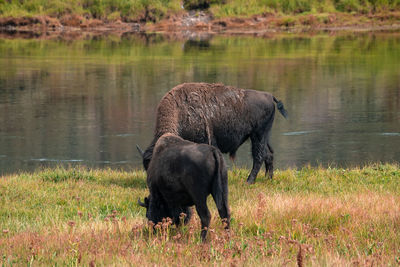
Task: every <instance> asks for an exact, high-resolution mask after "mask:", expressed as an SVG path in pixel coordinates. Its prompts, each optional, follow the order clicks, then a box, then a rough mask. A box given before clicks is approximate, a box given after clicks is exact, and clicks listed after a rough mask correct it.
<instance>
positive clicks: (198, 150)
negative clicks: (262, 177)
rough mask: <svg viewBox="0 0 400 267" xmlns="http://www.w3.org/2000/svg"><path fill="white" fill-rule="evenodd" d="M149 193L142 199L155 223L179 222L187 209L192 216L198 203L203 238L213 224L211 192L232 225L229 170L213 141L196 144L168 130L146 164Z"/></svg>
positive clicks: (142, 204) (218, 207)
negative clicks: (208, 203) (209, 199)
mask: <svg viewBox="0 0 400 267" xmlns="http://www.w3.org/2000/svg"><path fill="white" fill-rule="evenodd" d="M147 186H148V187H149V191H150V195H149V196H148V197H147V198H145V199H144V203H143V202H141V201H140V200H139V201H138V203H139V205H141V206H143V207H145V208H146V209H147V210H146V217H147V218H148V219H149V220H150V221H152V222H153V223H158V222H160V221H162V219H163V218H167V217H169V218H171V219H172V220H173V222H174V223H175V224H179V215H180V213H181V212H184V213H186V214H187V215H188V217H187V218H188V219H189V218H190V208H189V207H190V206H192V205H195V206H196V211H197V213H198V215H199V217H200V220H201V229H202V230H201V239H202V240H203V241H204V240H205V238H206V235H207V229H208V227H209V225H210V219H211V215H210V211H209V210H208V207H207V196H208V195H210V194H211V195H212V197H213V198H214V201H215V204H216V206H217V209H218V212H219V215H220V217H221V218H222V219H225V220H226V223H227V224H226V228H229V220H230V212H229V207H228V174H227V170H226V167H225V162H224V158H223V157H222V154H221V152H220V151H219V150H218V149H217V148H215V147H213V146H210V145H206V144H196V143H193V142H190V141H187V140H183V139H182V138H181V137H179V136H176V135H173V134H170V133H167V134H164V135H162V136H161V137H160V138H159V139H158V140H157V142H156V144H155V147H154V151H153V158H152V160H151V162H150V164H149V166H148V168H147Z"/></svg>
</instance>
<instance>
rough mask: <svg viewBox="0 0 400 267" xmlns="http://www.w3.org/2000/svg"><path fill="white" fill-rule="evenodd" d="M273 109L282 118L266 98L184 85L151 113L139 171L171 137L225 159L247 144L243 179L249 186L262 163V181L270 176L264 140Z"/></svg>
mask: <svg viewBox="0 0 400 267" xmlns="http://www.w3.org/2000/svg"><path fill="white" fill-rule="evenodd" d="M275 103H277V107H278V110H279V111H280V113H281V114H282V115H283V116H284V117H286V116H287V112H286V110H285V109H284V107H283V104H282V102H280V101H278V100H277V99H276V98H275V97H274V96H273V95H271V94H270V93H267V92H261V91H255V90H246V89H240V88H235V87H232V86H226V85H223V84H219V83H218V84H210V83H184V84H181V85H178V86H176V87H174V88H173V89H171V90H170V91H169V92H168V93H166V94H165V95H164V97H163V98H162V99H161V101H160V103H159V104H158V107H157V119H156V128H155V134H154V138H153V141H152V142H151V144H150V146H149V147H148V148H147V149H146V150H145V152H144V156H143V166H144V168H145V169H147V168H148V166H149V163H150V160H151V158H152V154H153V149H154V145H155V143H156V142H157V140H158V139H159V138H160V136H162V135H163V134H164V133H173V134H175V135H178V136H181V137H182V138H183V139H186V140H190V141H193V142H195V143H205V144H210V145H213V146H215V147H218V148H219V149H220V150H221V152H222V153H229V154H230V156H231V157H234V156H235V153H236V151H237V149H238V148H239V146H240V145H242V144H243V142H244V141H246V140H247V139H248V138H250V140H251V145H252V146H251V151H252V156H253V167H252V170H251V172H250V174H249V177H248V178H247V182H248V183H250V184H251V183H254V181H255V179H256V176H257V173H258V172H259V170H260V168H261V166H262V164H263V162H264V163H265V170H266V175H267V173H269V176H270V177H271V178H272V176H273V150H272V148H271V146H270V144H269V143H268V142H269V136H270V130H271V127H272V123H273V121H274V116H275Z"/></svg>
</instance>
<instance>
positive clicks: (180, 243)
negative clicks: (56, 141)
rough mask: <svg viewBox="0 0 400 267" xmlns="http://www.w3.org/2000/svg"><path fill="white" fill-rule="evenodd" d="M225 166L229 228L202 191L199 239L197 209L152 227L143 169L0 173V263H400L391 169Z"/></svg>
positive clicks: (394, 170)
mask: <svg viewBox="0 0 400 267" xmlns="http://www.w3.org/2000/svg"><path fill="white" fill-rule="evenodd" d="M247 174H248V170H243V169H233V170H232V171H230V172H229V186H230V187H229V190H230V193H229V201H230V207H231V212H232V217H233V221H232V229H231V231H230V233H229V234H228V233H225V232H224V231H223V229H222V225H221V223H220V222H219V220H218V217H217V213H216V209H215V204H214V203H213V202H212V199H211V198H210V199H209V206H210V208H211V209H212V218H213V219H212V223H211V228H212V229H211V231H210V233H209V234H210V235H209V239H208V242H207V243H206V244H201V243H200V240H199V231H200V229H199V228H200V223H199V219H198V216H197V214H196V215H195V216H193V218H192V220H191V222H190V223H189V224H188V225H187V226H185V227H182V228H180V229H176V228H175V227H171V226H169V225H167V224H165V225H163V226H161V227H160V230H159V231H158V232H157V233H154V234H151V233H150V232H149V231H148V229H147V226H146V220H145V214H144V209H143V208H140V207H138V206H137V205H136V200H137V198H138V197H144V196H145V195H147V189H146V184H145V174H144V173H143V172H142V171H134V172H122V171H113V170H85V169H63V168H58V169H48V170H42V171H38V172H36V173H33V174H19V175H9V176H4V177H0V231H1V232H0V262H1V263H2V264H5V265H6V266H7V265H10V266H11V265H15V264H17V265H26V264H27V263H33V264H35V265H50V264H51V265H54V264H60V263H62V264H71V265H74V264H82V265H88V264H93V263H95V264H100V265H102V264H105V265H107V264H111V263H114V264H117V265H120V264H122V265H128V264H130V263H135V264H136V265H139V264H141V265H153V264H160V265H172V264H176V265H184V264H185V265H186V264H187V263H191V264H192V265H194V266H198V265H204V266H205V265H210V264H223V265H230V264H236V265H254V264H263V265H280V266H281V265H282V264H289V265H295V264H298V263H304V264H315V265H350V264H356V265H357V264H361V265H367V264H368V265H371V264H372V265H387V264H388V265H393V266H394V265H396V264H398V263H399V262H400V235H399V231H400V228H399V227H400V204H399V203H400V169H399V166H398V165H388V164H386V165H370V166H367V167H364V168H353V169H338V168H328V169H325V168H308V167H306V168H303V169H300V170H291V169H289V170H281V171H277V172H276V175H275V177H274V179H273V180H272V181H271V180H266V179H265V178H263V177H262V175H260V176H259V177H258V180H257V182H256V184H255V185H251V186H249V185H247V184H246V183H245V179H246V176H247Z"/></svg>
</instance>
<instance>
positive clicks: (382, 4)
mask: <svg viewBox="0 0 400 267" xmlns="http://www.w3.org/2000/svg"><path fill="white" fill-rule="evenodd" d="M192 2H195V1H192ZM210 2H211V3H212V4H211V7H210V11H211V12H212V13H213V14H214V15H215V16H216V17H238V16H239V17H250V16H252V15H259V14H263V13H275V14H304V13H306V14H307V13H324V12H346V13H351V12H355V13H362V14H367V13H375V12H386V11H393V10H399V8H400V0H380V1H376V0H366V1H364V0H319V1H314V0H250V1H249V0H230V1H210ZM181 4H182V1H178V0H82V1H78V0H64V1H60V0H50V1H45V0H29V1H28V0H20V1H4V0H3V1H0V16H4V17H8V16H11V17H21V16H34V15H50V16H54V17H61V16H63V15H65V14H70V13H73V14H79V15H82V16H89V17H92V18H98V19H104V20H107V19H109V20H113V19H122V20H124V21H131V20H139V19H141V18H142V17H143V14H150V13H151V14H152V15H151V16H152V19H151V20H153V19H154V20H156V21H157V20H160V19H162V18H163V17H165V16H166V15H167V14H177V13H179V12H181V11H182V8H181Z"/></svg>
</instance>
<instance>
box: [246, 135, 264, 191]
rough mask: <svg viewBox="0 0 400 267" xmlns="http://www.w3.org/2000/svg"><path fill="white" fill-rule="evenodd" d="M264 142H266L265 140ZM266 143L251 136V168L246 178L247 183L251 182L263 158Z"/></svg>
mask: <svg viewBox="0 0 400 267" xmlns="http://www.w3.org/2000/svg"><path fill="white" fill-rule="evenodd" d="M265 143H266V142H265ZM265 151H266V145H264V144H263V142H260V141H258V140H257V139H256V138H251V152H252V156H253V168H252V169H251V172H250V174H249V177H248V178H247V183H249V184H253V183H254V182H255V181H256V177H257V174H258V172H259V171H260V168H261V166H262V164H263V163H264V159H265V153H266V152H265Z"/></svg>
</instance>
